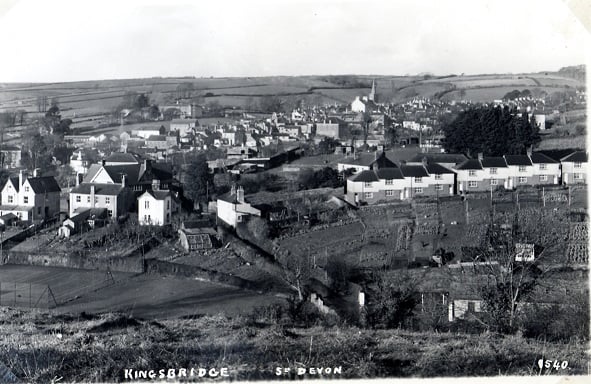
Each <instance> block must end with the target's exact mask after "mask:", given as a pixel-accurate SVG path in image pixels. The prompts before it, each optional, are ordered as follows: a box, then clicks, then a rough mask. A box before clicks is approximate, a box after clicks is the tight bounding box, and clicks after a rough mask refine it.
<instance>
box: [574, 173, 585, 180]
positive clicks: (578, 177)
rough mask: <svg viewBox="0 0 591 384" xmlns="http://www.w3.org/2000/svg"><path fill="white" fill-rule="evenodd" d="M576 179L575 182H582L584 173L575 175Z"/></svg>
mask: <svg viewBox="0 0 591 384" xmlns="http://www.w3.org/2000/svg"><path fill="white" fill-rule="evenodd" d="M574 177H575V180H581V179H582V178H583V174H582V173H575V174H574Z"/></svg>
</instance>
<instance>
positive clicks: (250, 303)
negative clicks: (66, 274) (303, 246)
mask: <svg viewBox="0 0 591 384" xmlns="http://www.w3.org/2000/svg"><path fill="white" fill-rule="evenodd" d="M281 300H282V299H280V298H278V297H275V296H271V295H261V294H258V293H256V292H250V291H245V290H242V289H239V288H235V287H229V286H226V285H221V284H214V283H210V282H205V281H198V280H189V279H177V278H172V277H158V276H146V275H142V276H136V277H132V278H129V279H127V280H125V281H122V282H120V283H118V284H115V285H112V286H109V287H106V288H104V289H101V290H100V291H99V292H95V293H92V294H90V295H85V296H82V297H80V298H79V299H77V300H74V301H71V302H69V303H67V304H66V305H65V306H61V307H59V308H58V309H57V310H58V311H59V312H62V313H70V312H74V313H77V312H78V313H79V312H81V311H85V312H87V313H109V312H123V313H127V314H129V315H132V316H134V317H139V318H152V319H166V318H174V317H181V316H197V315H206V314H207V315H215V314H220V313H223V314H225V315H238V314H245V313H250V312H252V310H253V308H254V307H257V306H261V305H271V304H273V303H278V302H279V301H281Z"/></svg>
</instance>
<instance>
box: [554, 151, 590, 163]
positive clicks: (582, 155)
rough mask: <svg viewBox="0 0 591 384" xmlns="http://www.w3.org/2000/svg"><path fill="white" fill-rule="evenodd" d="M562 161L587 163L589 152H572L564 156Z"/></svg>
mask: <svg viewBox="0 0 591 384" xmlns="http://www.w3.org/2000/svg"><path fill="white" fill-rule="evenodd" d="M560 161H563V162H565V161H568V162H574V163H586V162H587V152H584V151H576V152H573V153H571V154H570V155H568V156H565V157H563V158H562V159H561V160H560Z"/></svg>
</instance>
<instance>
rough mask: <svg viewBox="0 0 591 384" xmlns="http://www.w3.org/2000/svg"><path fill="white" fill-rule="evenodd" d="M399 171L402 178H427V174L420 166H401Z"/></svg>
mask: <svg viewBox="0 0 591 384" xmlns="http://www.w3.org/2000/svg"><path fill="white" fill-rule="evenodd" d="M400 170H401V171H402V174H403V175H404V177H427V176H429V174H428V173H427V170H426V169H425V167H424V166H422V165H403V166H402V167H401V168H400Z"/></svg>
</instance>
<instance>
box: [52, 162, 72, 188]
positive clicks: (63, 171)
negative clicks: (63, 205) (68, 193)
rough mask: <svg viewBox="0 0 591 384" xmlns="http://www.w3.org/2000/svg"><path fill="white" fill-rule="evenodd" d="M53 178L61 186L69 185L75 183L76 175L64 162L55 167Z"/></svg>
mask: <svg viewBox="0 0 591 384" xmlns="http://www.w3.org/2000/svg"><path fill="white" fill-rule="evenodd" d="M55 180H56V181H57V183H58V184H59V185H60V187H62V188H66V187H70V186H73V185H75V184H76V175H75V174H74V169H72V167H70V166H69V165H68V164H64V165H62V166H61V167H59V168H58V169H57V175H56V177H55Z"/></svg>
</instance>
